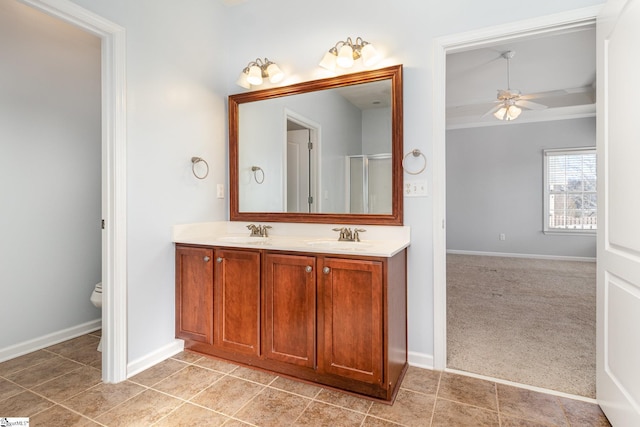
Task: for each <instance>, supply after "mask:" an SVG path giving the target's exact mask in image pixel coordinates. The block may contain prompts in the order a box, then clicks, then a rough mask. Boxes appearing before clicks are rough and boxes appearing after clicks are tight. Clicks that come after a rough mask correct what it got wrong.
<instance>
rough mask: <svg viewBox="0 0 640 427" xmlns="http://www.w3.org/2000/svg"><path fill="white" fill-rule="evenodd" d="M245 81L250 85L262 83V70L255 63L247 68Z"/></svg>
mask: <svg viewBox="0 0 640 427" xmlns="http://www.w3.org/2000/svg"><path fill="white" fill-rule="evenodd" d="M247 81H248V82H249V83H250V84H252V85H255V86H257V85H261V84H262V70H261V69H260V67H258V66H257V65H253V66H251V68H249V75H248V76H247Z"/></svg>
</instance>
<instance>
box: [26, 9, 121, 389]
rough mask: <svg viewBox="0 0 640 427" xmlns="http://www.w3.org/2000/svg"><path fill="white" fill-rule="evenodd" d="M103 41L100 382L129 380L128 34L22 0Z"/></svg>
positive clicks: (90, 17)
mask: <svg viewBox="0 0 640 427" xmlns="http://www.w3.org/2000/svg"><path fill="white" fill-rule="evenodd" d="M18 1H20V2H22V3H24V4H26V5H27V6H30V7H33V8H34V9H37V10H39V11H41V12H44V13H46V14H48V15H51V16H53V17H55V18H58V19H60V20H62V21H65V22H67V23H69V24H71V25H74V26H76V27H78V28H80V29H81V30H84V31H86V32H88V33H91V34H93V35H95V36H97V37H99V38H100V39H101V40H102V48H101V62H102V64H101V85H102V91H101V104H102V143H101V145H102V218H103V220H104V222H105V227H104V229H103V234H102V342H103V345H102V349H103V351H102V380H103V381H104V382H105V383H117V382H120V381H124V380H126V379H127V311H126V309H127V245H126V243H127V238H126V237H127V235H126V231H127V229H126V219H127V218H126V214H127V209H126V201H127V198H126V188H127V178H126V147H127V143H126V142H127V141H126V110H125V102H126V93H125V46H126V39H125V30H124V28H122V27H121V26H119V25H117V24H114V23H113V22H110V21H108V20H106V19H104V18H102V17H100V16H98V15H96V14H94V13H93V12H90V11H88V10H87V9H84V8H82V7H80V6H78V5H77V4H75V3H72V2H70V1H69V0H18Z"/></svg>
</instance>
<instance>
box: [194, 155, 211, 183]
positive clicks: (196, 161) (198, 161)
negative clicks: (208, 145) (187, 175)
mask: <svg viewBox="0 0 640 427" xmlns="http://www.w3.org/2000/svg"><path fill="white" fill-rule="evenodd" d="M200 162H202V163H204V165H205V166H206V167H207V171H206V172H205V173H204V175H198V174H197V173H196V165H197V164H198V163H200ZM191 172H193V175H194V176H195V177H196V178H198V179H205V178H206V177H207V175H209V163H207V161H206V160H205V159H203V158H202V157H192V158H191Z"/></svg>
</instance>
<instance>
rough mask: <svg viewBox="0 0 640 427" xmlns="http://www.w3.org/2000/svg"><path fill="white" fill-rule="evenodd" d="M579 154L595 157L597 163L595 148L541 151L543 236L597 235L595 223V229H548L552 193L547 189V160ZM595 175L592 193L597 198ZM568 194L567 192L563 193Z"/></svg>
mask: <svg viewBox="0 0 640 427" xmlns="http://www.w3.org/2000/svg"><path fill="white" fill-rule="evenodd" d="M580 154H593V155H595V156H596V163H597V161H598V157H597V153H596V147H576V148H550V149H543V150H542V157H543V171H542V180H543V184H542V185H543V189H542V199H543V203H542V206H543V208H542V209H543V211H542V232H543V233H544V234H561V235H580V236H585V235H587V236H595V235H596V233H597V231H598V230H597V222H596V228H595V229H589V230H585V229H575V228H551V227H549V209H550V206H549V199H550V197H549V196H550V194H551V193H552V192H551V191H550V189H549V158H550V157H551V156H562V155H580ZM597 179H598V177H597V174H596V190H594V191H593V193H596V196H597ZM566 193H569V192H568V191H567V192H565V194H566ZM597 204H598V201H597V198H596V215H597Z"/></svg>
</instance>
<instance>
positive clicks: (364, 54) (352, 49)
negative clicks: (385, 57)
mask: <svg viewBox="0 0 640 427" xmlns="http://www.w3.org/2000/svg"><path fill="white" fill-rule="evenodd" d="M358 59H362V64H363V65H364V66H365V67H370V66H372V65H374V64H375V63H376V62H378V60H380V55H379V54H378V52H377V51H376V50H375V48H374V47H373V45H372V44H371V43H369V42H367V41H364V40H363V39H362V37H357V38H356V41H355V43H354V42H353V40H351V37H347V40H345V41H342V40H341V41H339V42H337V43H336V44H335V46H333V47H332V48H331V49H329V51H328V52H327V53H325V54H324V57H323V58H322V61H320V66H321V67H322V68H326V69H327V70H330V71H333V70H335V68H336V65H337V66H338V67H340V68H350V67H352V66H353V64H354V63H355V61H356V60H358Z"/></svg>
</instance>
